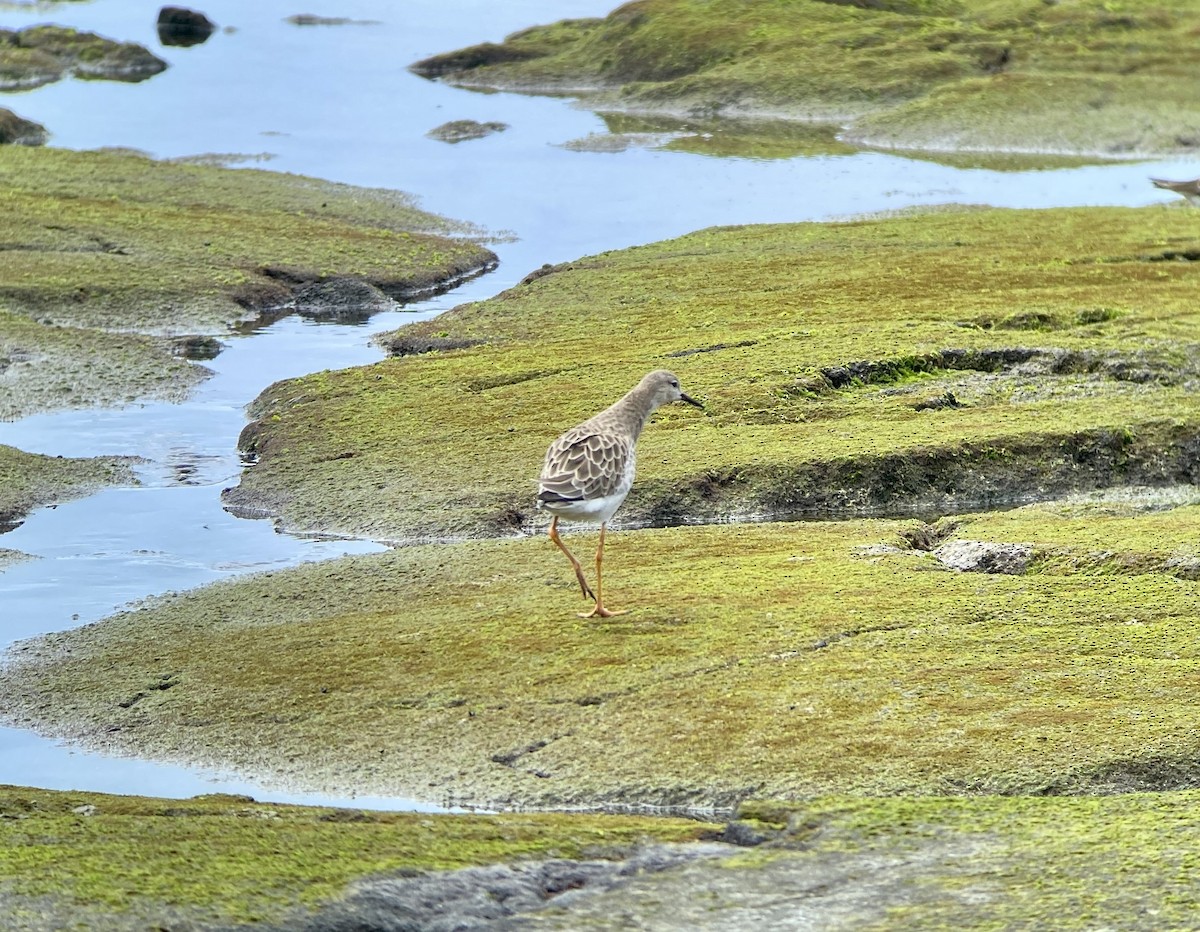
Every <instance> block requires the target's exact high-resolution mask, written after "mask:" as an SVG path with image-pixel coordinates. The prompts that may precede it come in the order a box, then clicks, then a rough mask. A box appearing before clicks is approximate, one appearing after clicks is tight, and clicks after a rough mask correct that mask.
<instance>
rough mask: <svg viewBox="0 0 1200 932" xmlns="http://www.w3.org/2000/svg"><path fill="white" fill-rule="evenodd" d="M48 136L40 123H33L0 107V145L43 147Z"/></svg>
mask: <svg viewBox="0 0 1200 932" xmlns="http://www.w3.org/2000/svg"><path fill="white" fill-rule="evenodd" d="M49 138H50V134H49V133H47V132H46V127H44V126H42V124H41V123H34V122H33V121H32V120H26V119H24V118H23V117H19V116H17V115H16V114H15V113H13V112H12V111H11V110H5V109H4V108H3V107H0V145H11V146H44V145H45V144H46V140H47V139H49Z"/></svg>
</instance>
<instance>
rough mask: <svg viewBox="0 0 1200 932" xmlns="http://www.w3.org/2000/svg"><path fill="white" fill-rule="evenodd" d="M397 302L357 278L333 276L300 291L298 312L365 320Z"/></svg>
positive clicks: (322, 317)
mask: <svg viewBox="0 0 1200 932" xmlns="http://www.w3.org/2000/svg"><path fill="white" fill-rule="evenodd" d="M395 307H396V302H395V301H393V300H392V299H391V298H389V297H388V296H387V295H386V294H384V293H383V292H382V291H380V290H379V289H378V288H376V287H375V286H374V285H372V284H369V283H368V282H364V281H361V280H359V279H357V278H330V279H328V280H326V281H323V282H314V283H313V284H311V285H306V286H305V287H303V288H301V289H300V290H299V291H298V292H296V297H295V308H296V313H297V314H300V315H302V316H304V317H311V318H313V319H315V320H327V321H334V322H337V323H362V322H363V321H365V320H367V319H368V318H370V316H371V315H372V314H378V313H379V312H380V311H390V310H393V309H395Z"/></svg>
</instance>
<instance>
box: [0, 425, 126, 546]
mask: <svg viewBox="0 0 1200 932" xmlns="http://www.w3.org/2000/svg"><path fill="white" fill-rule="evenodd" d="M130 463H131V460H130V458H129V457H114V456H97V457H90V458H71V457H62V456H43V455H41V454H37V453H25V452H24V451H22V450H18V449H16V448H14V447H9V446H4V445H3V444H0V526H3V525H6V524H12V523H13V522H16V521H18V520H19V519H20V518H21V517H22V516H23V515H25V514H26V513H27V512H29V511H30V510H32V509H33V508H36V507H37V506H39V505H46V504H50V503H52V502H61V501H65V500H67V499H71V498H79V497H80V496H83V495H87V494H89V493H91V492H94V491H96V490H97V489H99V488H103V487H104V486H107V485H116V484H124V485H132V484H134V483H136V481H137V480H136V479H135V478H134V475H133V470H132V469H131V468H130Z"/></svg>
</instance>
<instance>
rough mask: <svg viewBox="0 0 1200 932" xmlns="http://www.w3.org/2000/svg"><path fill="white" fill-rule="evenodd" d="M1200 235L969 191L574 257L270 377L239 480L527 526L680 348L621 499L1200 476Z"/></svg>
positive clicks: (898, 503) (476, 530)
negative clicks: (697, 400)
mask: <svg viewBox="0 0 1200 932" xmlns="http://www.w3.org/2000/svg"><path fill="white" fill-rule="evenodd" d="M1195 243H1196V226H1195V223H1194V220H1193V216H1192V215H1191V213H1190V212H1188V211H1186V210H1179V209H1171V208H1161V207H1155V208H1146V209H1138V210H1129V209H1088V210H1046V211H1015V210H952V211H945V212H935V213H925V214H912V215H905V216H898V217H882V218H868V219H862V220H857V221H851V222H841V223H828V224H816V223H812V224H793V225H779V226H763V227H732V228H714V229H710V230H703V231H699V232H697V233H693V234H690V235H688V236H685V237H681V238H679V239H676V240H671V241H668V242H663V243H654V244H649V245H647V246H642V247H637V248H635V249H628V250H622V251H619V252H611V253H606V254H603V255H600V256H595V257H591V258H587V259H581V260H579V261H577V262H573V263H568V264H566V265H564V266H562V267H558V268H555V269H549V270H541V271H540V272H539V273H538V274H536V275H530V276H529V277H528V278H527V279H526V281H525V282H524V283H522V284H521V285H519V286H517V287H515V288H513V289H511V290H509V291H507V292H505V293H504V294H502V295H499V296H497V297H496V298H494V299H492V300H489V301H486V302H481V303H478V304H473V305H465V306H462V307H459V308H456V309H454V310H453V311H451V312H448V313H447V314H444V315H442V316H441V317H439V318H438V319H437V320H436V321H431V322H427V323H422V324H418V325H415V326H413V327H408V328H405V329H403V330H401V331H399V332H398V333H397V334H396V335H395V337H394V338H393V340H392V342H393V343H394V344H395V346H396V351H397V352H401V353H403V354H404V355H401V356H398V357H396V358H394V359H390V360H387V361H385V362H382V363H379V364H377V365H374V366H369V367H364V368H360V369H353V370H348V371H345V372H337V373H319V374H315V375H312V376H306V377H303V378H299V379H295V380H291V381H287V382H282V383H279V384H277V385H275V386H272V387H271V388H270V389H269V390H268V391H266V392H265V393H264V394H263V395H262V396H261V397H260V398H259V399H258V401H257V402H255V404H254V405H253V406H252V408H251V414H252V417H253V418H254V419H255V420H254V421H253V423H252V424H251V425H249V426H248V427H247V428H246V430H245V431H244V433H243V436H242V440H241V446H242V448H243V451H244V452H245V453H247V454H248V455H250V456H252V457H254V458H255V459H256V460H257V465H255V466H254V467H253V468H252V469H250V470H249V471H247V472H246V473H244V474H243V476H242V479H241V482H240V484H239V485H238V486H237V487H236V488H233V489H230V490H228V491H227V492H226V495H225V500H226V502H227V504H228V505H229V506H230V507H231V508H233V509H234V510H235V511H237V512H239V513H242V514H247V515H256V516H258V515H269V516H274V517H276V518H277V519H278V520H279V522H280V523H281V525H282V526H284V527H286V528H289V529H293V530H299V531H304V532H323V531H327V532H334V533H342V534H364V535H369V536H373V537H376V538H381V539H386V540H396V541H405V540H413V539H446V538H455V537H458V538H461V537H481V536H495V535H513V534H516V533H520V532H526V533H528V532H534V531H537V530H539V528H540V524H539V520H538V518H537V516H536V514H535V513H534V512H533V510H532V499H533V481H534V479H535V477H536V474H537V471H538V468H539V464H540V462H541V457H542V455H543V453H544V451H545V449H546V446H547V445H548V444H549V442H550V441H551V440H552V439H553V438H554V437H555V436H556V435H557V434H558V433H559V431H561V430H562V429H564V428H565V427H566V426H569V425H571V424H573V423H576V422H578V421H580V420H582V419H583V418H584V417H586V416H588V415H589V414H591V413H594V412H595V411H597V410H599V409H601V408H603V407H604V406H605V405H607V404H608V403H610V402H611V401H612V400H614V399H615V398H617V397H620V395H621V394H623V393H624V392H625V391H627V390H628V389H629V388H630V387H631V386H632V385H633V384H634V383H635V382H636V381H637V380H638V378H640V377H641V375H643V374H644V373H645V372H647V371H649V370H651V369H655V368H660V367H670V368H672V369H673V370H675V371H676V372H677V373H678V374H679V375H680V377H681V379H682V380H683V383H684V385H685V387H686V388H687V390H688V391H689V393H691V394H693V395H697V396H699V397H701V398H703V400H704V401H705V403H706V406H707V407H706V411H705V412H704V413H700V412H696V411H694V410H692V409H688V410H678V411H677V410H672V409H664V410H663V411H661V412H659V414H658V416H657V419H656V422H655V424H654V425H652V426H651V428H650V429H649V430H648V431H647V432H646V434H645V435H644V437H643V438H642V441H641V444H642V447H641V450H642V453H641V455H640V457H639V459H640V463H639V478H638V482H637V483H636V485H635V488H634V491H633V493H632V494H631V495H630V498H629V500H628V502H627V504H626V506H625V507H624V508H623V509H622V512H621V513H620V515H619V518H620V520H621V521H622V522H624V523H625V524H626V525H627V526H629V525H632V526H646V525H667V524H678V523H688V522H697V521H728V520H735V519H744V518H747V517H753V518H779V517H788V516H796V515H801V514H807V515H823V516H827V517H828V516H837V515H859V514H864V513H865V514H912V513H928V512H939V511H940V512H942V513H944V512H946V511H962V510H980V509H985V508H990V507H998V506H1002V505H1003V506H1008V505H1013V504H1021V503H1024V502H1029V501H1034V500H1038V499H1044V498H1048V497H1054V496H1057V495H1061V494H1065V493H1068V492H1071V491H1075V490H1085V489H1095V488H1104V487H1111V486H1123V485H1128V484H1144V485H1156V484H1170V483H1176V482H1191V481H1194V480H1195V478H1196V465H1195V464H1196V462H1197V458H1196V451H1197V446H1198V443H1200V418H1198V416H1197V409H1196V406H1195V394H1196V389H1197V385H1198V384H1200V344H1197V342H1196V336H1195V335H1196V332H1197V331H1196V311H1195V305H1194V298H1193V296H1194V289H1195V286H1196V281H1197V279H1196V276H1197V274H1200V273H1198V269H1200V266H1197V264H1196V263H1195V262H1192V261H1188V260H1187V259H1186V258H1183V257H1184V256H1186V255H1188V254H1191V251H1192V250H1194V247H1195ZM430 411H436V412H437V413H438V416H437V417H436V418H430V417H428V416H427V415H428V412H430Z"/></svg>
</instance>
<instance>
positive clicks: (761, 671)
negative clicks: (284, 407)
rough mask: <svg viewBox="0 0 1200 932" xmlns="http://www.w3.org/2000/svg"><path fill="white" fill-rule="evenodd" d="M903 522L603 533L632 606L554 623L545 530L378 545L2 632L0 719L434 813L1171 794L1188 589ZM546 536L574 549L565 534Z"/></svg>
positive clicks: (1154, 536) (1100, 535)
mask: <svg viewBox="0 0 1200 932" xmlns="http://www.w3.org/2000/svg"><path fill="white" fill-rule="evenodd" d="M1196 511H1197V508H1196V507H1195V506H1191V507H1188V508H1184V509H1180V510H1173V511H1168V512H1161V513H1148V514H1143V515H1140V516H1138V517H1126V518H1116V517H1114V518H1111V519H1108V520H1100V519H1093V520H1094V521H1095V523H1088V522H1087V521H1085V520H1083V519H1078V520H1074V521H1073V520H1071V519H1068V518H1065V517H1062V516H1059V515H1054V514H1047V513H1046V512H1045V511H1044V510H1043V509H1041V508H1038V507H1035V508H1030V509H1024V510H1021V511H1018V512H1014V513H1012V514H1010V515H1007V516H1003V517H996V516H980V517H977V518H964V519H960V524H959V526H957V527H955V528H953V529H951V531H950V532H949V533H951V534H952V538H951V537H946V538H945V539H984V540H987V539H999V540H1010V541H1011V540H1016V541H1031V542H1034V543H1035V544H1037V545H1038V546H1039V547H1042V548H1054V547H1060V548H1061V547H1068V546H1070V547H1082V546H1087V542H1088V541H1089V540H1092V541H1097V542H1099V541H1102V540H1109V541H1110V542H1113V543H1112V545H1110V549H1113V550H1118V549H1119V550H1120V551H1121V552H1122V553H1123V554H1124V555H1125V560H1126V561H1127V562H1131V563H1132V562H1136V561H1138V560H1141V561H1143V562H1145V563H1146V564H1147V566H1148V564H1149V563H1150V562H1151V560H1152V559H1157V558H1158V557H1159V556H1160V555H1162V554H1170V553H1179V554H1182V553H1184V552H1185V551H1186V552H1189V553H1194V552H1195V551H1194V547H1195V544H1194V535H1193V534H1192V528H1193V527H1194V522H1195V513H1196ZM922 527H923V525H921V524H920V523H919V522H911V521H909V522H890V521H857V522H838V523H795V524H774V525H746V526H737V527H729V526H724V527H721V526H710V527H691V528H676V529H667V530H658V531H639V532H637V533H629V534H621V533H617V534H614V535H612V536H611V538H610V542H609V547H608V551H607V559H606V563H605V566H606V570H607V572H606V587H605V596H606V602H608V603H610V604H611V605H612V606H613V607H615V608H631V609H633V610H634V611H633V613H632V614H630V615H626V616H619V617H617V618H613V619H609V620H604V621H598V620H591V621H583V620H580V619H578V618H576V617H575V615H574V612H575V610H577V609H581V608H585V607H586V605H584V604H583V602H582V601H581V600H580V597H579V594H578V589H577V587H576V585H575V582H574V578H573V576H572V574H571V572H570V569H569V567H568V565H567V562H566V560H564V559H563V557H562V556H561V555H560V554H559V553H558V552H557V551H556V550H555V549H554V548H553V546H551V545H550V544H549V543H548V542H547V541H546V540H545V539H544V538H538V539H533V540H521V541H505V542H480V543H471V544H463V545H438V546H429V547H412V548H404V549H402V550H399V551H396V552H392V553H388V554H384V555H374V556H368V557H356V558H352V559H347V560H342V561H337V562H335V563H330V564H320V565H312V566H305V567H299V568H297V569H294V570H288V571H284V572H279V573H271V574H267V575H263V576H258V577H253V578H248V579H243V580H238V581H235V582H230V583H222V584H218V585H215V586H212V587H209V588H207V589H204V590H201V591H198V592H195V593H189V594H184V595H179V596H172V597H169V598H167V599H165V600H162V601H160V602H157V603H155V604H152V605H149V606H147V607H146V608H144V609H142V610H139V611H135V612H132V613H128V614H123V615H120V616H116V617H114V618H112V619H109V620H107V621H105V622H102V623H100V624H97V625H92V626H88V627H85V628H82V629H80V630H77V631H73V632H66V633H62V634H54V635H48V636H47V637H45V638H43V639H41V640H39V641H36V642H28V643H25V644H22V645H20V646H19V648H18V649H17V650H16V651H15V652H14V655H13V658H12V663H11V664H10V665H9V666H7V667H6V668H5V670H4V673H3V679H2V680H0V686H2V687H3V689H4V692H5V695H6V696H7V697H8V703H7V708H8V709H9V715H10V717H12V718H13V719H15V720H16V721H18V722H19V723H21V724H24V725H29V726H34V727H37V728H39V729H41V730H44V731H50V732H52V733H54V734H58V735H62V736H66V737H69V738H72V739H75V740H82V741H84V742H86V743H88V744H92V745H98V746H102V747H110V748H117V749H120V750H122V751H136V752H138V753H141V754H148V755H151V756H154V757H161V758H170V759H184V760H189V761H200V762H204V763H210V764H217V765H220V766H230V767H234V768H237V769H240V770H244V771H248V772H255V773H260V774H272V775H276V776H278V777H280V778H284V779H287V780H290V781H296V782H299V783H302V784H305V785H310V786H317V787H323V788H328V787H338V788H342V789H347V790H352V791H355V792H388V793H401V794H406V795H415V796H418V797H426V798H434V799H446V798H449V799H451V800H454V799H460V800H461V799H466V800H474V801H489V802H499V803H507V804H514V805H564V804H571V805H578V804H583V805H601V804H665V805H713V804H729V803H731V802H733V801H736V800H738V799H741V798H745V797H748V796H755V795H762V794H770V795H779V796H789V797H807V796H812V795H817V794H822V793H829V792H844V793H860V794H893V793H898V792H909V793H933V794H946V793H950V794H968V795H970V794H981V793H1004V794H1045V793H1078V792H1087V793H1096V792H1099V793H1105V792H1114V791H1126V790H1131V789H1171V788H1175V787H1182V786H1191V785H1194V783H1195V781H1196V780H1197V779H1200V772H1198V771H1197V763H1196V762H1197V761H1198V760H1200V738H1197V735H1200V727H1198V725H1200V720H1198V718H1197V716H1198V714H1200V713H1197V711H1196V705H1195V703H1194V702H1192V701H1191V699H1190V697H1191V696H1192V695H1193V694H1194V691H1195V684H1196V678H1197V676H1200V672H1198V667H1197V651H1196V643H1195V637H1194V631H1195V626H1196V624H1197V620H1198V619H1197V608H1198V606H1200V602H1197V600H1196V593H1195V586H1196V582H1195V581H1194V580H1192V579H1188V578H1181V577H1180V576H1179V575H1177V574H1172V573H1170V572H1162V571H1154V570H1152V569H1148V568H1145V569H1144V570H1143V571H1142V572H1139V573H1128V572H1111V571H1109V569H1108V568H1107V567H1105V566H1104V565H1098V564H1093V563H1088V562H1087V561H1082V562H1079V563H1076V564H1064V563H1060V564H1056V565H1051V566H1046V567H1044V568H1043V571H1041V572H1034V573H1029V574H1026V575H1020V576H1013V575H987V574H982V573H968V572H955V571H951V570H949V569H947V568H946V567H944V566H943V565H942V564H940V563H939V562H938V561H937V560H936V559H935V558H934V557H933V556H931V555H930V554H929V553H928V552H926V551H925V550H922V549H917V548H914V547H913V545H912V542H913V541H914V540H918V539H920V535H919V534H917V531H920V529H921V528H922ZM1083 529H1086V530H1083ZM922 533H924V532H922ZM943 537H945V535H943ZM568 540H569V542H570V544H571V546H572V547H574V548H575V550H576V553H577V554H578V555H579V556H581V557H582V558H583V559H584V560H585V562H590V561H589V559H588V558H589V557H590V555H591V548H592V547H593V546H594V545H595V540H596V538H595V535H594V534H572V535H569V537H568ZM1117 542H1119V544H1118V543H1117ZM314 748H319V749H320V752H319V753H315V752H314V750H313V749H314Z"/></svg>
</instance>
